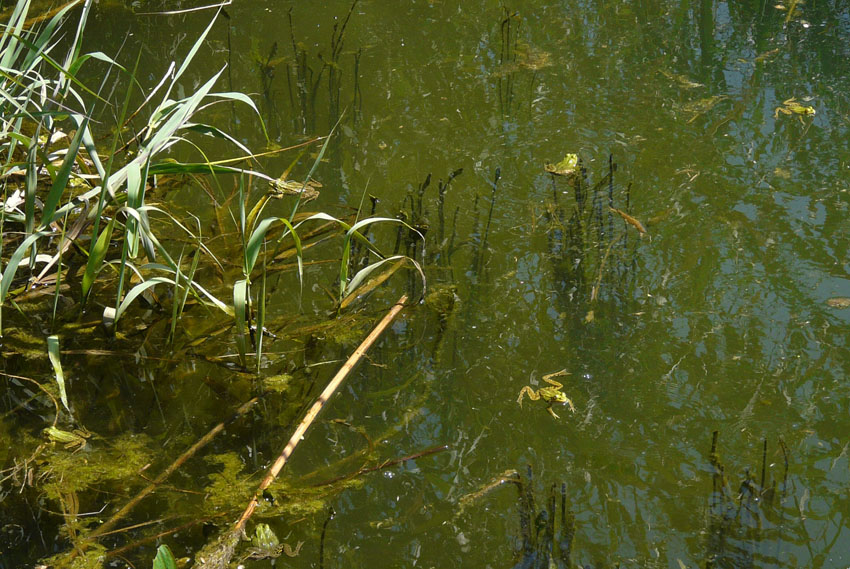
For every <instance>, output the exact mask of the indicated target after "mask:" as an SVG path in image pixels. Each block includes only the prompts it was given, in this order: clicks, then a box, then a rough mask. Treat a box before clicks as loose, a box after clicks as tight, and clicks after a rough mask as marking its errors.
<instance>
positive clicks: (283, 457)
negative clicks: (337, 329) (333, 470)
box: [232, 294, 407, 534]
mask: <svg viewBox="0 0 850 569" xmlns="http://www.w3.org/2000/svg"><path fill="white" fill-rule="evenodd" d="M405 302H407V295H406V294H405V295H402V297H401V298H399V299H398V302H396V303H395V304H394V305H393V307H392V308H391V309H390V311H389V312H387V314H386V315H385V316H384V318H383V319H382V320H381V321H380V322H379V323H378V325H377V326H375V328H374V329H373V330H372V331H371V332H370V333H369V335H368V336H366V339H365V340H363V342H362V343H361V344H360V345H359V346H358V347H357V349H356V350H354V353H353V354H351V356H350V357H349V358H348V360H346V362H345V363H344V364H343V366H342V367H341V368H340V369H339V371H338V372H337V373H336V375H335V376H334V377H333V379H332V380H331V381H330V383H328V386H327V387H325V390H324V391H322V394H321V395H319V398H318V399H317V400H316V402H315V403H313V406H312V407H310V410H309V411H307V415H305V416H304V419H303V420H302V421H301V423H300V424H299V425H298V428H297V429H295V432H294V433H292V437H291V438H290V439H289V442H288V443H287V444H286V447H284V449H283V451H281V453H280V456H278V457H277V460H275V461H274V464H272V466H271V468H269V473H268V474H267V475H266V477H265V478H264V479H263V481H262V482H261V483H260V486H259V488H257V492H256V493H255V494H254V497H253V498H251V501H250V502H249V503H248V507H247V508H245V511H244V512H242V515H241V516H240V517H239V520H238V521H237V522H236V524H235V525H234V526H233V530H232V534H239V533H241V532H242V530H243V528H244V527H245V524H246V523H247V521H248V519H249V518H250V517H251V515H252V514H253V513H254V509H255V508H256V507H257V504H258V503H259V498H260V496H261V495H262V494H263V490H265V489H266V488H268V487H269V485H271V483H272V482H274V480H275V478H277V475H278V474H279V473H280V471H281V469H282V468H283V467H284V465H285V464H286V462H287V461H288V460H289V457H290V456H292V452H293V451H294V450H295V447H296V446H297V445H298V443H299V441H301V437H302V436H303V435H304V433H305V432H307V429H309V428H310V425H312V424H313V421H314V420H315V419H316V416H317V415H318V414H319V411H321V410H322V407H324V406H325V404H326V403H327V402H328V400H329V399H330V398H331V395H333V394H334V392H335V391H336V390H337V388H338V387H339V386H340V384H341V383H342V382H343V380H345V378H346V376H348V374H349V372H351V370H352V369H354V366H356V365H357V363H358V362H359V361H360V358H362V357H363V355H364V354H365V353H366V351H367V350H368V349H369V348H370V347H371V346H372V344H374V343H375V340H377V339H378V337H379V336H380V335H381V334H382V333H383V332H384V329H386V327H387V326H389V325H390V322H392V321H393V319H394V318H395V317H396V315H397V314H398V313H399V312H401V309H402V308H404V303H405Z"/></svg>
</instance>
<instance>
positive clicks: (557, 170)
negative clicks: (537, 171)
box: [543, 154, 578, 177]
mask: <svg viewBox="0 0 850 569" xmlns="http://www.w3.org/2000/svg"><path fill="white" fill-rule="evenodd" d="M577 168H578V154H567V155H565V156H564V159H563V160H561V161H560V162H558V163H557V164H550V163H549V162H546V164H544V166H543V169H544V170H546V171H547V172H549V173H550V174H554V175H555V176H567V177H570V176H574V175H575V173H576V169H577Z"/></svg>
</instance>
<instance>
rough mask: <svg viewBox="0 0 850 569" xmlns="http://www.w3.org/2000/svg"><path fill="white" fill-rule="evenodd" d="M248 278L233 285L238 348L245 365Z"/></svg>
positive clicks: (240, 358)
mask: <svg viewBox="0 0 850 569" xmlns="http://www.w3.org/2000/svg"><path fill="white" fill-rule="evenodd" d="M248 287H249V285H248V280H247V279H240V280H238V281H236V283H235V284H234V285H233V312H234V316H235V321H236V349H237V350H238V351H239V361H240V362H241V363H242V365H243V366H244V365H245V354H246V353H247V352H248V340H247V335H248V314H247V311H248V295H249V289H248Z"/></svg>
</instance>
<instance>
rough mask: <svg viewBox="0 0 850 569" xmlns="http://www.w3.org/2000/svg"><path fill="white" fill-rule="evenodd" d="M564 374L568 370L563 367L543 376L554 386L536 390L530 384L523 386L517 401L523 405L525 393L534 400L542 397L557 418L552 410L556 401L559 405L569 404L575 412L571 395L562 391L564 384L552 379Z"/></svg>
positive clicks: (548, 409) (547, 408) (544, 379)
mask: <svg viewBox="0 0 850 569" xmlns="http://www.w3.org/2000/svg"><path fill="white" fill-rule="evenodd" d="M562 375H567V370H565V369H562V370H561V371H556V372H555V373H550V374H548V375H544V376H543V381H545V382H546V383H548V384H549V385H551V386H552V387H541V388H540V389H538V390H537V391H534V390H533V389H532V388H531V387H530V386H528V385H526V386H525V387H523V388H522V390H520V392H519V397H518V398H517V400H516V402H517V403H519V406H520V407H522V398H523V396H525V395H528V398H529V399H531V400H532V401H537V400H538V399H542V400H543V401H545V402H546V403H547V404H548V405H547V407H546V410H547V411H549V413H551V415H552V416H553V417H555V418H556V419H558V418H559V417H558V415H557V414H556V413H555V411H554V410H552V405H555V404H556V403H557V404H558V405H567V406H568V407H569V408H570V411H572V412H573V413H575V411H576V408H575V405H573V402H572V401H570V398H569V397H567V394H566V393H564V392H563V391H561V388H562V387H563V384H561V383H558V382H557V381H555V380H554V379H552V378H553V377H560V376H562Z"/></svg>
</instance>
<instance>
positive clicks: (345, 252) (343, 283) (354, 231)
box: [338, 217, 425, 303]
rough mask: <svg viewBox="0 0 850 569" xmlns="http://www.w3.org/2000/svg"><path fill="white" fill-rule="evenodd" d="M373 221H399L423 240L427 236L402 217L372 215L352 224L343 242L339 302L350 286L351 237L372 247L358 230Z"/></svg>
mask: <svg viewBox="0 0 850 569" xmlns="http://www.w3.org/2000/svg"><path fill="white" fill-rule="evenodd" d="M373 223H398V224H400V225H402V226H404V227H407V228H408V229H410V230H411V231H414V232H416V234H417V235H419V237H420V238H421V239H422V241H423V242H424V241H425V236H424V235H422V234H421V233H419V231H417V230H416V229H415V228H413V227H411V226H410V225H409V224H407V223H405V222H404V221H402V220H400V219H396V218H394V217H370V218H368V219H364V220H361V221H358V222H357V223H355V224H354V225H352V226H351V227H350V228H349V229H348V231H346V233H345V240H344V241H343V244H342V260H341V261H340V263H339V298H338V302H340V303H341V302H342V301H343V299H344V298H345V296H346V292H347V291H348V288H349V284H348V259H349V257H350V255H351V239H352V238H359V239H360V240H362V241H365V242H366V244H367V245H368V246H369V247H370V248H372V243H371V242H370V241H369V240H368V239H366V238H365V237H363V234H362V233H360V232H359V231H358V230H359V229H360V228H362V227H366V226H367V225H371V224H373ZM420 272H421V269H420ZM422 277H423V279H424V277H425V275H424V274H423V275H422Z"/></svg>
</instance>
